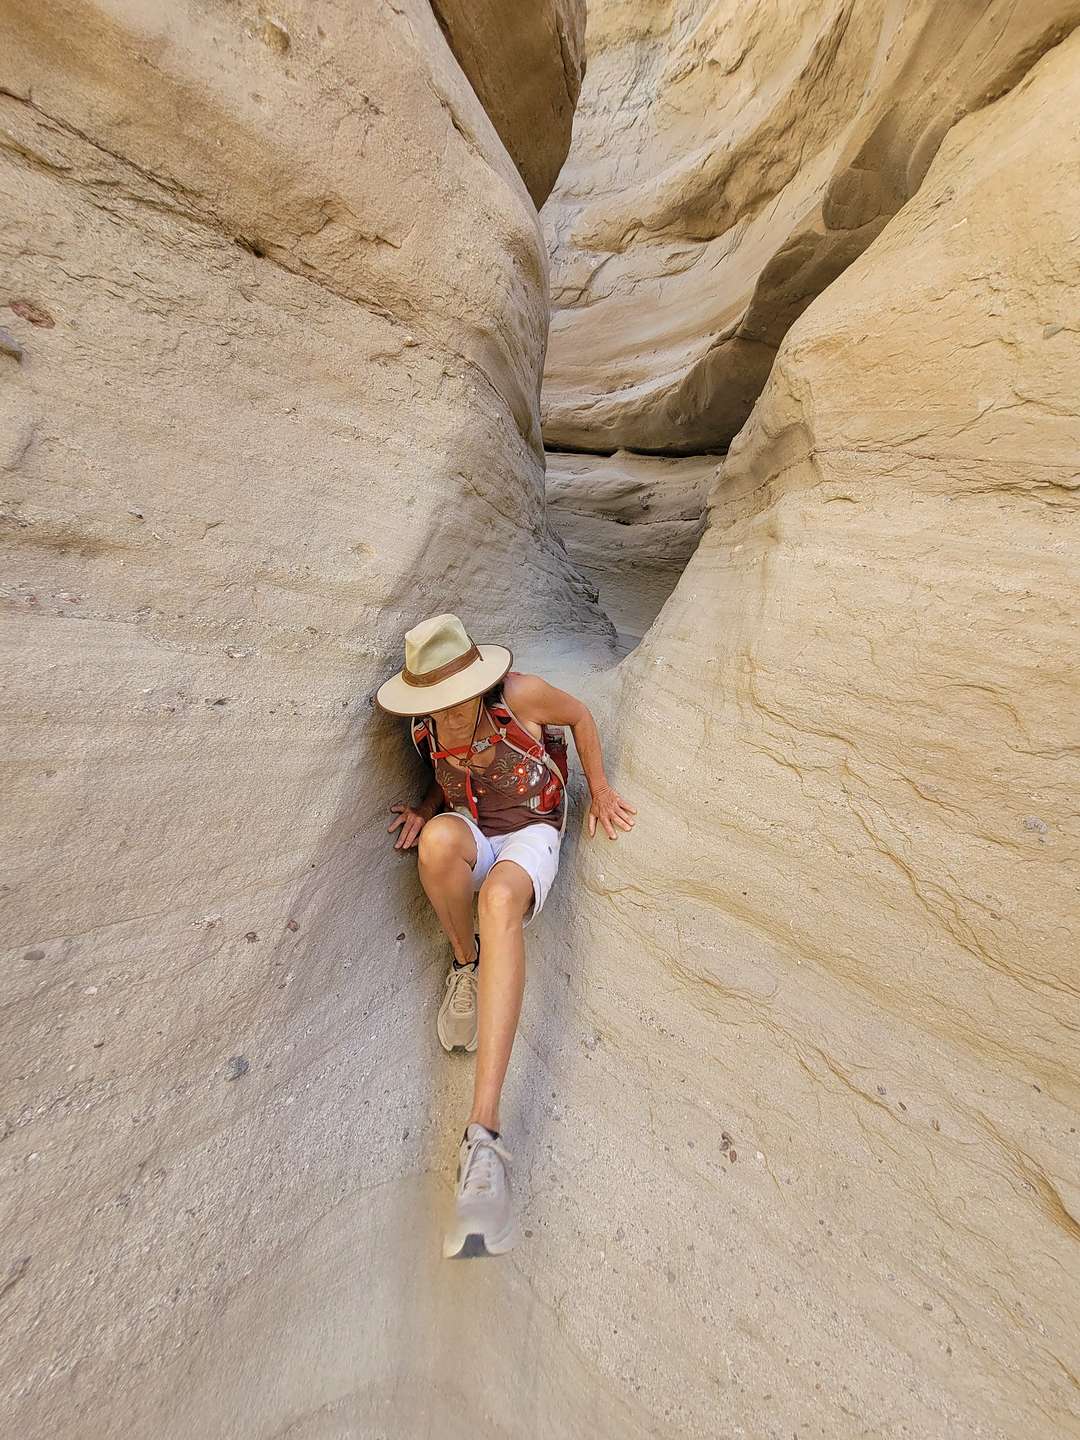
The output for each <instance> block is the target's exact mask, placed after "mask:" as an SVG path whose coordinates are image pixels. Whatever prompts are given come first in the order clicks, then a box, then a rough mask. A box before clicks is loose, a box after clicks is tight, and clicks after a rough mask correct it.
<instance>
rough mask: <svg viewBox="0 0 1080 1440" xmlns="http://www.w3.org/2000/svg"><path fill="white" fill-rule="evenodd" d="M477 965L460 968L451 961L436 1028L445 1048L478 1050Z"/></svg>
mask: <svg viewBox="0 0 1080 1440" xmlns="http://www.w3.org/2000/svg"><path fill="white" fill-rule="evenodd" d="M476 1027H477V1021H476V966H475V965H463V966H462V967H461V969H458V968H457V966H456V965H454V963H453V962H452V961H451V964H450V972H449V974H448V975H447V977H446V994H445V995H444V996H443V1002H442V1004H441V1005H440V1006H439V1018H438V1020H437V1022H436V1025H435V1028H436V1030H438V1032H439V1041H440V1043H441V1044H442V1047H443V1049H444V1050H454V1049H456V1048H457V1047H458V1046H461V1048H462V1049H463V1050H469V1051H472V1050H475V1049H476V1035H477V1028H476Z"/></svg>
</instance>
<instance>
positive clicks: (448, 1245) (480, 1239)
mask: <svg viewBox="0 0 1080 1440" xmlns="http://www.w3.org/2000/svg"><path fill="white" fill-rule="evenodd" d="M520 1238H521V1237H520V1232H519V1231H518V1227H517V1225H511V1226H510V1228H509V1230H507V1231H506V1233H505V1234H504V1235H500V1236H498V1237H497V1238H496V1239H494V1240H488V1239H487V1237H486V1236H484V1235H482V1234H479V1233H478V1232H477V1231H475V1230H470V1231H469V1233H468V1234H467V1235H464V1236H460V1235H458V1236H454V1237H453V1238H451V1237H450V1236H449V1235H448V1236H447V1237H446V1239H445V1241H444V1242H443V1259H444V1260H493V1259H494V1258H495V1257H496V1256H497V1255H505V1254H506V1253H507V1251H509V1250H512V1249H513V1248H514V1246H515V1245H516V1244H517V1242H518V1240H519V1239H520Z"/></svg>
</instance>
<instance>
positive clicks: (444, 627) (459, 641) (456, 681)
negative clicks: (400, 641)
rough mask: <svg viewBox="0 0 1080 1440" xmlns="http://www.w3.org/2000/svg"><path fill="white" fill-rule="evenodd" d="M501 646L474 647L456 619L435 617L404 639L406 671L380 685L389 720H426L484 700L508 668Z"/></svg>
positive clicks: (510, 661)
mask: <svg viewBox="0 0 1080 1440" xmlns="http://www.w3.org/2000/svg"><path fill="white" fill-rule="evenodd" d="M513 660H514V657H513V656H512V655H511V653H510V651H509V650H507V648H506V646H505V645H474V644H473V642H472V640H471V639H470V637H469V635H468V633H467V631H466V629H465V626H464V625H463V624H462V623H461V621H460V620H459V619H458V617H457V616H456V615H436V616H435V617H434V619H432V620H424V621H422V622H421V623H420V624H419V625H416V626H414V627H413V629H411V630H409V631H407V632H406V634H405V668H404V669H403V670H399V671H398V673H397V674H396V675H394V676H392V677H391V678H390V679H389V680H387V681H385V682H384V683H383V684H382V685H380V686H379V688H378V690H377V691H376V692H375V700H376V702H377V703H378V704H379V705H380V706H381V707H382V709H383V710H388V711H389V712H390V714H391V715H430V714H431V713H432V711H433V710H448V709H449V708H450V706H451V705H461V704H463V703H464V701H466V700H473V699H475V697H476V696H477V695H483V694H484V692H485V691H487V690H490V689H491V687H492V686H493V685H497V684H498V683H499V681H500V680H501V679H502V678H503V676H504V675H505V674H506V672H507V671H508V670H509V669H510V666H511V665H512V664H513Z"/></svg>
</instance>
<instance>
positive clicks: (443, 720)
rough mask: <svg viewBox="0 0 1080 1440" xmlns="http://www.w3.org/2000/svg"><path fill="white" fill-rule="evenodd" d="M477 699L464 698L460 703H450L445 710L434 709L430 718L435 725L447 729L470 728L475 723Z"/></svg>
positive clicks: (478, 702)
mask: <svg viewBox="0 0 1080 1440" xmlns="http://www.w3.org/2000/svg"><path fill="white" fill-rule="evenodd" d="M479 705H480V701H479V699H474V700H465V701H463V702H462V704H460V705H451V706H450V707H449V709H447V710H436V711H435V712H434V713H433V715H432V717H431V718H432V719H433V720H434V721H435V724H436V726H439V725H441V726H443V728H444V729H449V730H471V729H472V727H473V725H475V723H476V712H477V710H478V708H479Z"/></svg>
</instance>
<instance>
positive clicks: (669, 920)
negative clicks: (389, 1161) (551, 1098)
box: [561, 35, 1080, 1440]
mask: <svg viewBox="0 0 1080 1440" xmlns="http://www.w3.org/2000/svg"><path fill="white" fill-rule="evenodd" d="M1078 111H1080V35H1074V36H1073V37H1072V38H1070V39H1069V40H1068V41H1067V42H1066V43H1064V44H1062V45H1061V46H1060V47H1059V48H1057V49H1055V50H1053V51H1052V52H1050V53H1049V54H1048V55H1046V56H1045V57H1044V58H1043V59H1041V60H1040V61H1039V62H1038V63H1037V64H1035V65H1034V67H1033V68H1032V69H1031V70H1030V71H1029V73H1027V75H1026V76H1025V77H1024V78H1023V79H1022V80H1021V81H1020V82H1019V83H1018V84H1017V86H1016V87H1015V89H1014V90H1013V91H1012V92H1011V93H1010V94H1008V95H1007V96H1005V97H1004V98H1002V99H1000V100H998V101H997V102H996V103H993V104H991V105H989V106H987V107H985V108H984V109H982V110H981V111H980V112H979V113H977V114H974V115H972V116H970V117H968V118H966V119H964V120H962V121H961V122H960V123H959V124H958V125H957V126H956V127H955V128H954V129H953V130H951V131H950V133H949V134H948V136H947V137H946V138H945V140H944V142H943V144H942V146H941V149H940V151H939V153H938V155H937V157H936V159H935V160H934V162H933V164H932V165H931V167H930V169H929V172H928V174H927V175H926V177H925V178H924V180H923V182H922V184H921V186H920V188H919V191H918V193H917V194H916V195H915V197H914V198H913V199H912V200H911V201H910V202H909V203H908V204H907V205H906V206H905V207H904V208H903V209H902V210H901V211H900V213H899V214H898V215H897V216H896V218H895V219H894V220H893V221H891V222H890V224H889V225H888V226H887V227H886V228H885V230H884V231H883V233H882V234H881V235H880V236H879V237H878V239H877V240H876V241H875V242H874V243H873V245H871V246H870V248H869V249H868V250H867V251H866V253H865V254H864V255H863V256H862V257H861V258H860V259H859V260H857V261H856V262H855V263H854V264H853V265H852V266H851V267H850V269H849V270H848V271H847V272H846V273H845V274H844V276H843V277H842V278H841V279H839V280H838V281H837V282H836V283H835V284H834V285H833V286H831V287H830V289H829V290H828V291H827V292H826V293H825V294H824V295H823V296H821V297H820V299H819V300H818V301H817V302H816V303H815V304H814V305H813V306H811V307H810V309H809V310H808V311H807V312H806V313H805V314H804V315H803V316H802V318H801V319H800V320H799V321H798V322H797V324H796V325H795V326H794V327H793V329H792V330H791V332H790V333H789V335H788V336H787V339H786V340H785V342H784V343H783V345H782V346H781V349H780V352H779V355H778V357H777V361H776V365H775V368H774V370H773V373H772V375H771V377H770V380H769V383H768V385H767V387H766V389H765V391H764V393H763V395H762V397H761V399H760V400H759V402H758V405H757V407H756V409H755V412H754V415H753V417H752V418H751V420H750V423H749V424H748V426H747V427H746V429H745V430H744V431H743V433H742V434H741V435H740V437H739V438H738V440H737V442H736V444H735V445H734V446H733V447H732V450H731V454H730V457H729V459H728V460H727V462H726V464H725V465H724V467H723V469H722V471H721V473H720V476H719V479H718V481H717V484H716V487H715V489H714V491H713V494H712V500H711V506H710V516H709V526H708V529H707V531H706V534H705V537H704V539H703V541H702V543H701V546H700V548H699V549H698V551H697V553H696V555H695V557H694V559H693V560H692V561H691V563H690V565H689V566H688V568H687V570H686V572H685V574H684V576H683V578H682V580H681V581H680V583H679V585H678V587H677V589H676V590H675V592H674V594H673V596H672V597H671V599H670V600H669V602H668V604H667V605H666V606H665V608H664V610H663V612H662V614H661V616H660V618H659V620H658V621H657V623H656V625H655V626H654V627H653V629H652V630H651V631H650V633H649V635H648V636H647V637H646V640H645V641H644V643H643V644H642V645H641V646H640V647H639V649H638V650H637V651H636V652H635V653H634V655H633V656H632V657H631V658H630V659H629V660H628V661H626V662H625V663H624V665H623V667H621V670H620V684H619V688H618V691H617V704H616V705H615V706H614V707H613V714H614V715H616V716H619V717H621V732H622V742H621V747H620V751H619V759H618V774H619V782H620V785H621V786H623V787H625V789H626V791H627V792H628V793H629V794H630V795H631V797H632V798H633V800H634V801H635V803H637V804H638V805H639V808H640V812H641V814H640V819H639V828H638V830H637V831H636V832H635V834H634V835H633V837H631V839H630V840H629V841H625V842H620V844H619V845H617V846H612V847H609V848H608V849H607V850H604V851H601V852H598V851H597V850H595V849H590V850H588V851H586V852H584V854H583V857H582V858H581V860H580V862H579V867H578V875H577V879H578V881H579V884H581V885H582V886H583V887H584V889H585V891H586V893H587V900H586V902H585V903H584V904H580V903H577V902H571V901H569V900H566V899H564V910H563V914H562V917H561V918H562V920H563V922H564V924H565V925H566V926H567V927H569V928H570V936H569V947H568V948H570V949H571V950H576V951H577V952H578V953H579V954H580V957H581V966H582V972H583V974H584V975H585V976H587V979H585V980H583V981H582V987H583V993H582V1006H583V1009H584V1010H585V1013H587V1016H588V1021H587V1023H588V1026H589V1028H590V1029H591V1031H592V1032H593V1034H594V1036H596V1037H598V1038H597V1040H596V1041H595V1048H594V1049H593V1050H592V1051H591V1052H589V1053H588V1055H587V1056H586V1054H585V1053H584V1052H583V1053H582V1056H581V1059H580V1061H579V1064H578V1066H577V1071H578V1073H581V1074H587V1075H588V1077H589V1091H588V1094H589V1098H588V1115H590V1116H591V1115H595V1114H606V1113H608V1112H609V1110H610V1111H614V1112H616V1113H617V1114H618V1117H619V1134H620V1135H622V1136H633V1137H634V1144H633V1147H632V1148H633V1157H634V1161H633V1167H632V1170H629V1171H627V1170H625V1169H624V1168H622V1166H621V1164H620V1162H621V1160H623V1159H624V1158H625V1156H626V1155H627V1153H629V1151H630V1149H631V1146H630V1145H629V1144H627V1143H626V1142H620V1141H619V1140H617V1139H615V1138H613V1137H612V1136H611V1134H610V1132H608V1131H607V1130H606V1127H605V1126H603V1125H602V1124H600V1123H599V1122H590V1121H588V1120H586V1119H582V1121H581V1123H582V1124H583V1125H585V1126H586V1127H587V1131H588V1140H587V1141H583V1142H582V1143H581V1144H580V1145H579V1146H578V1147H576V1148H575V1149H574V1151H573V1153H572V1157H571V1162H570V1163H571V1168H573V1169H574V1171H575V1173H582V1172H583V1171H584V1170H585V1169H586V1167H587V1168H588V1170H589V1172H590V1173H589V1178H588V1180H587V1181H583V1182H582V1185H581V1187H580V1189H579V1191H578V1193H579V1194H580V1193H582V1192H587V1194H588V1195H589V1197H598V1196H601V1195H603V1196H605V1197H606V1203H605V1204H604V1206H603V1207H600V1206H597V1207H596V1209H595V1211H594V1212H590V1215H592V1214H595V1216H596V1218H595V1221H591V1220H590V1222H589V1223H587V1224H586V1228H585V1235H584V1239H585V1241H586V1243H585V1245H584V1246H583V1250H584V1252H585V1253H589V1252H591V1253H592V1254H593V1255H594V1256H598V1255H601V1252H606V1256H607V1259H606V1267H605V1262H604V1260H603V1259H602V1256H601V1258H595V1259H594V1261H593V1265H592V1268H591V1270H588V1271H586V1273H585V1274H584V1275H583V1276H582V1279H581V1286H582V1292H584V1291H585V1290H586V1289H588V1290H589V1293H590V1295H591V1296H592V1297H593V1305H594V1316H593V1318H594V1320H595V1323H596V1328H597V1330H598V1331H599V1332H600V1333H602V1334H604V1333H609V1332H610V1333H611V1334H612V1336H613V1338H612V1341H611V1344H610V1348H609V1349H608V1350H607V1351H606V1354H608V1355H609V1356H610V1361H609V1363H610V1364H611V1365H612V1366H613V1367H614V1366H616V1365H617V1363H618V1362H617V1360H616V1359H615V1356H616V1354H625V1353H627V1352H632V1351H634V1350H635V1349H636V1348H638V1347H642V1348H643V1347H644V1346H646V1345H650V1346H653V1347H655V1348H654V1350H653V1356H654V1364H653V1366H652V1369H651V1372H650V1375H651V1381H652V1389H651V1393H650V1408H651V1411H652V1413H659V1412H663V1413H665V1414H667V1415H669V1416H670V1417H671V1419H670V1421H669V1426H670V1431H671V1433H676V1432H677V1433H681V1434H700V1435H706V1434H712V1435H715V1434H738V1433H744V1434H752V1435H775V1436H786V1435H791V1434H793V1433H798V1434H800V1435H802V1434H823V1435H829V1436H836V1437H849V1436H850V1437H854V1436H859V1435H867V1434H881V1435H899V1434H907V1435H919V1436H926V1437H935V1440H936V1437H942V1436H950V1437H968V1436H971V1437H974V1436H993V1437H996V1440H1000V1437H1006V1436H1007V1437H1009V1440H1024V1437H1031V1436H1038V1437H1040V1440H1057V1437H1064V1436H1074V1435H1077V1434H1080V1403H1078V1398H1077V1376H1078V1375H1080V1324H1078V1316H1080V1307H1078V1300H1077V1296H1078V1295H1080V1164H1078V1153H1080V1152H1078V1132H1080V1118H1078V1117H1080V1083H1078V1077H1080V1043H1078V1036H1080V968H1078V963H1077V949H1076V920H1077V913H1078V909H1077V907H1078V898H1080V896H1078V891H1077V875H1078V862H1080V829H1078V825H1077V815H1076V804H1075V798H1076V792H1077V786H1078V784H1080V769H1078V748H1077V723H1076V716H1077V713H1078V708H1080V693H1078V688H1077V677H1076V667H1075V663H1074V657H1075V655H1076V653H1077V604H1076V601H1077V595H1078V593H1080V565H1078V558H1077V557H1078V555H1080V535H1078V523H1080V517H1078V511H1077V488H1078V485H1080V469H1078V456H1080V419H1078V416H1077V408H1076V403H1075V402H1076V395H1077V393H1078V391H1080V329H1078V324H1077V316H1076V296H1077V294H1078V293H1080V250H1078V248H1077V244H1076V236H1077V234H1078V233H1080V203H1078V194H1077V189H1076V185H1075V175H1076V171H1077V166H1078V165H1080V133H1078V130H1077V126H1076V121H1075V117H1076V115H1077V113H1078ZM563 894H564V897H565V896H566V895H567V891H564V892H563ZM661 1097H662V1098H661ZM569 1118H570V1124H569V1126H568V1127H567V1128H568V1129H570V1130H571V1133H572V1132H573V1124H574V1120H575V1119H576V1118H578V1117H569ZM628 1173H629V1174H632V1175H633V1177H634V1178H633V1179H632V1180H630V1181H629V1182H627V1179H626V1176H627V1174H628ZM561 1203H565V1201H561ZM577 1208H578V1213H579V1216H580V1215H581V1214H582V1213H583V1212H584V1211H585V1210H586V1205H585V1203H584V1202H582V1203H580V1204H579V1205H578V1207H577ZM601 1215H602V1218H601ZM613 1232H614V1233H615V1234H616V1235H618V1234H621V1235H623V1236H624V1237H625V1240H624V1242H623V1244H624V1246H625V1249H623V1248H617V1247H616V1246H614V1245H613V1244H612V1241H611V1238H610V1237H611V1235H612V1233H613ZM647 1257H648V1258H647ZM616 1272H617V1278H616ZM631 1274H632V1276H633V1283H631V1279H630V1276H631ZM646 1277H647V1278H646ZM631 1297H632V1298H631ZM575 1299H580V1300H582V1303H584V1302H583V1296H582V1293H581V1292H575V1291H571V1293H570V1296H569V1297H568V1300H567V1302H566V1303H565V1307H564V1310H563V1313H564V1315H566V1316H568V1317H570V1322H569V1323H570V1330H569V1333H570V1335H571V1337H572V1338H576V1339H578V1340H579V1341H580V1342H581V1343H584V1327H583V1326H581V1325H577V1324H576V1323H575V1321H574V1319H573V1317H575V1316H576V1315H577V1314H578V1313H579V1309H578V1306H577V1305H575V1303H574V1302H575ZM628 1308H630V1309H631V1310H632V1312H633V1314H634V1315H635V1316H636V1317H637V1318H636V1320H634V1319H631V1320H629V1321H628V1319H627V1309H628ZM597 1310H598V1311H599V1313H598V1314H596V1311H597ZM658 1314H660V1315H663V1316H664V1317H665V1318H664V1319H663V1320H662V1321H660V1322H659V1323H658V1320H657V1316H658ZM644 1317H648V1318H647V1319H645V1318H644ZM616 1329H617V1330H618V1336H617V1340H616V1339H615V1338H614V1332H615V1330H616ZM676 1371H677V1372H678V1375H679V1382H678V1384H677V1385H676V1384H672V1383H669V1379H668V1377H669V1376H671V1375H672V1374H674V1373H675V1372H676ZM706 1415H709V1416H710V1419H709V1420H708V1421H706V1420H703V1418H702V1417H704V1416H706ZM664 1433H667V1432H664Z"/></svg>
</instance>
